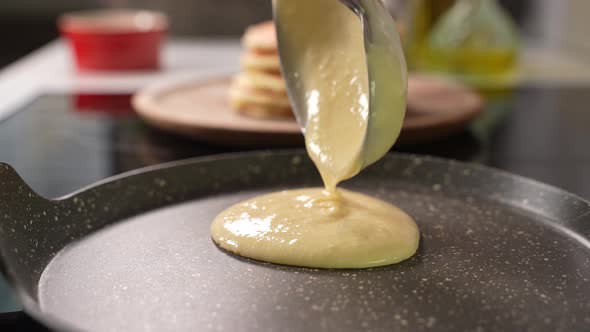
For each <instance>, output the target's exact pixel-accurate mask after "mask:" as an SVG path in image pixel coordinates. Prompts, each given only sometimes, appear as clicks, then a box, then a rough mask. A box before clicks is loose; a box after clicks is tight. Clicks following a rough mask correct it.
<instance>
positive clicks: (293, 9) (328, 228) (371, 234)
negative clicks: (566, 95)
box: [211, 0, 419, 268]
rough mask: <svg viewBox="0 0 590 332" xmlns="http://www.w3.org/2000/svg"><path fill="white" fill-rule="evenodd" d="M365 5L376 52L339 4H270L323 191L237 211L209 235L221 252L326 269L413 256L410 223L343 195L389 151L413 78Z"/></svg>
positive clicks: (370, 4) (257, 202)
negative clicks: (344, 184) (343, 184)
mask: <svg viewBox="0 0 590 332" xmlns="http://www.w3.org/2000/svg"><path fill="white" fill-rule="evenodd" d="M361 2H362V3H363V5H364V9H365V12H366V14H367V17H369V22H366V24H368V25H369V27H370V28H371V40H370V42H368V41H365V39H364V34H363V27H362V24H361V21H360V20H359V18H358V17H357V16H356V15H355V14H354V13H353V12H352V11H351V10H349V9H348V8H347V7H345V6H344V5H342V4H341V3H340V2H339V1H338V0H298V1H292V0H275V1H274V2H273V5H274V10H275V17H276V18H278V25H277V29H278V36H279V44H280V51H281V54H280V56H281V63H282V68H283V74H284V76H285V77H286V78H287V83H288V84H287V85H288V90H289V95H290V98H291V100H292V103H293V107H294V108H295V109H297V110H300V111H301V112H297V113H298V115H299V118H298V121H299V122H300V124H301V125H302V127H303V128H304V133H305V143H306V147H307V151H308V154H309V155H310V157H311V158H312V160H313V161H314V163H315V164H316V166H317V168H318V170H319V172H320V174H321V176H322V178H323V180H324V185H325V189H320V188H314V189H300V190H289V191H284V192H279V193H273V194H269V195H264V196H260V197H256V198H253V199H251V200H248V201H246V202H242V203H239V204H237V205H234V206H232V207H230V208H229V209H227V210H226V211H224V212H222V213H221V214H220V215H219V216H217V218H216V219H215V220H214V222H213V225H212V226H211V235H212V238H213V240H214V241H215V242H216V243H217V244H218V245H219V246H220V247H222V248H225V249H227V250H230V251H232V252H234V253H237V254H239V255H242V256H245V257H250V258H254V259H259V260H264V261H268V262H273V263H280V264H288V265H299V266H309V267H324V268H363V267H372V266H380V265H387V264H392V263H397V262H399V261H402V260H404V259H407V258H409V257H411V256H412V255H413V254H414V253H415V252H416V250H417V248H418V242H419V232H418V228H417V226H416V224H415V223H414V221H413V220H412V219H411V218H410V217H409V216H408V215H407V214H405V213H404V212H403V211H401V210H400V209H398V208H396V207H394V206H392V205H390V204H389V203H386V202H383V201H380V200H377V199H374V198H371V197H369V196H366V195H363V194H358V193H353V192H350V191H346V190H337V189H336V186H337V184H338V183H339V182H340V181H343V180H346V179H348V178H350V177H352V176H354V175H356V174H357V173H358V172H360V170H361V169H362V168H364V167H365V166H367V165H369V164H371V163H373V162H375V161H377V160H378V159H380V158H381V157H382V156H383V155H384V154H385V153H386V152H387V151H388V150H389V149H390V148H391V146H392V145H393V143H394V142H395V140H396V139H397V136H398V135H399V131H400V129H401V125H402V122H403V117H404V113H405V94H406V86H407V80H406V70H405V63H404V60H403V55H402V51H401V49H399V47H397V45H399V40H397V38H398V37H397V35H395V36H394V35H393V34H396V33H397V32H396V29H395V25H394V23H393V20H392V19H391V18H390V17H389V16H385V18H386V19H385V20H383V15H377V14H378V11H380V10H381V11H382V10H385V9H383V8H382V7H381V5H380V4H379V3H378V1H377V0H362V1H361ZM392 38H396V39H395V40H394V39H392ZM299 113H300V114H299ZM302 117H303V118H302Z"/></svg>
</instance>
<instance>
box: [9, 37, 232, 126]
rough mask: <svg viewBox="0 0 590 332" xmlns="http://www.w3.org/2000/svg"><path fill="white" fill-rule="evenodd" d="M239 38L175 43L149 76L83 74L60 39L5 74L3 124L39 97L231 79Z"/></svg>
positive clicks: (23, 60)
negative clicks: (200, 80) (16, 111)
mask: <svg viewBox="0 0 590 332" xmlns="http://www.w3.org/2000/svg"><path fill="white" fill-rule="evenodd" d="M239 53H240V45H239V41H238V40H237V39H226V40H219V39H216V40H205V39H194V40H187V39H173V40H170V41H168V43H167V44H166V47H165V49H164V52H163V67H162V69H160V70H158V71H146V72H111V73H109V72H78V71H77V70H76V69H75V67H74V64H73V61H72V58H71V54H70V52H69V49H68V48H67V47H66V45H65V43H64V42H63V41H61V40H57V41H54V42H51V43H50V44H48V45H46V46H44V47H42V48H40V49H39V50H37V51H35V52H33V53H32V54H30V55H28V56H26V57H24V58H23V59H21V60H19V61H17V62H15V63H14V64H12V65H10V66H8V67H6V68H5V69H4V70H3V71H0V119H2V118H4V117H5V116H8V115H9V114H10V113H11V112H13V111H15V110H16V109H18V108H19V107H20V106H22V105H23V104H24V103H27V102H28V101H30V100H31V99H32V98H34V97H35V96H36V95H38V94H40V93H60V92H62V93H70V92H80V93H84V92H91V93H133V92H135V91H137V90H138V89H140V88H142V87H144V86H146V85H150V84H153V83H156V82H162V81H170V80H183V79H189V78H193V79H200V78H203V79H204V78H208V77H214V76H221V75H228V74H231V73H233V72H236V71H237V70H238V66H239V61H238V57H239Z"/></svg>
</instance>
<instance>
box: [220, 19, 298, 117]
mask: <svg viewBox="0 0 590 332" xmlns="http://www.w3.org/2000/svg"><path fill="white" fill-rule="evenodd" d="M242 45H243V47H244V53H243V54H242V57H241V67H242V72H240V73H239V74H237V75H236V76H235V77H234V78H233V80H232V83H231V86H230V91H229V99H230V103H231V105H232V107H233V108H234V109H235V110H236V111H238V112H240V113H243V114H246V115H249V116H254V117H259V118H274V117H292V116H293V115H292V113H291V106H290V104H289V98H288V97H287V88H286V86H285V81H284V80H283V78H282V76H281V68H280V62H279V52H278V48H277V40H276V34H275V26H274V23H273V22H272V21H268V22H263V23H260V24H257V25H253V26H251V27H249V28H248V29H247V30H246V33H245V34H244V37H243V38H242Z"/></svg>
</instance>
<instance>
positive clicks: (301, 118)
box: [273, 0, 407, 166]
mask: <svg viewBox="0 0 590 332" xmlns="http://www.w3.org/2000/svg"><path fill="white" fill-rule="evenodd" d="M334 1H336V0H334ZM337 1H339V2H341V3H342V4H343V5H344V6H346V7H348V8H349V9H350V10H352V11H353V12H354V13H355V14H356V15H357V16H358V17H359V19H360V20H361V25H362V27H363V35H364V45H365V54H366V56H367V68H368V74H369V87H370V89H369V90H370V91H369V119H368V124H367V130H366V133H365V141H364V147H365V148H364V150H365V151H364V156H365V158H364V163H363V166H368V165H370V164H372V163H373V162H375V161H376V160H378V159H380V158H381V156H383V155H384V154H385V153H386V152H387V151H388V150H389V149H390V147H391V145H390V144H389V145H388V144H384V143H383V141H384V140H382V139H380V138H381V137H383V134H385V135H391V133H392V132H393V133H394V135H395V137H396V138H397V135H399V132H400V131H401V121H400V124H399V128H391V127H388V126H384V125H383V123H384V121H380V117H383V116H385V114H375V112H373V110H374V108H373V105H377V104H379V103H383V98H381V99H380V96H383V95H386V94H388V93H399V98H400V99H402V101H403V103H402V104H403V105H402V106H403V107H402V110H401V111H400V112H402V113H401V114H399V115H400V116H401V117H402V119H403V116H404V114H403V113H405V97H406V92H407V83H406V84H405V85H404V86H403V88H402V90H403V91H391V86H387V85H386V84H380V82H383V80H380V79H379V77H380V76H381V77H383V75H387V73H383V68H382V66H381V64H380V63H379V62H378V61H371V59H374V58H375V57H373V56H372V54H373V53H374V52H381V54H383V52H386V54H387V55H388V56H391V57H392V58H393V59H398V60H399V61H398V62H397V63H395V66H397V68H396V69H395V70H396V72H397V75H399V76H400V80H401V81H402V82H404V83H405V82H407V69H406V62H405V58H404V55H403V50H402V47H401V41H400V37H399V34H398V32H397V28H396V25H395V22H394V20H393V18H392V17H391V15H390V13H389V12H388V11H387V9H386V8H385V7H384V5H383V4H382V3H381V1H380V0H337ZM273 8H274V19H275V23H276V25H277V39H278V49H279V55H280V59H281V69H282V72H283V77H284V79H285V81H286V85H287V91H288V94H289V98H290V100H291V105H292V109H293V113H294V115H295V118H296V119H297V122H298V123H299V125H300V127H301V129H302V131H303V133H304V134H305V128H306V125H307V120H308V114H307V111H306V107H305V93H306V90H305V88H304V87H303V82H302V78H301V75H299V73H298V72H297V69H298V68H296V66H295V64H294V63H293V61H292V57H290V56H288V51H287V50H288V47H287V46H286V45H285V42H284V40H285V38H283V37H284V34H285V30H283V29H282V26H281V17H280V15H279V13H278V11H277V10H276V8H277V1H276V0H275V1H273ZM302 23H303V24H304V22H302ZM381 113H384V112H381ZM381 120H383V118H381Z"/></svg>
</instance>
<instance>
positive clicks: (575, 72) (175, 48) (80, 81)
mask: <svg viewBox="0 0 590 332" xmlns="http://www.w3.org/2000/svg"><path fill="white" fill-rule="evenodd" d="M239 53H240V45H239V41H238V40H237V39H225V40H223V39H210V40H207V39H172V40H170V41H168V42H167V44H166V46H165V49H164V52H163V68H162V69H161V70H159V71H151V72H111V73H109V72H94V73H91V72H78V71H76V69H75V68H74V65H73V62H72V59H71V55H70V52H69V49H68V48H67V47H66V45H65V43H64V42H63V41H60V40H57V41H54V42H51V43H50V44H48V45H47V46H45V47H42V48H41V49H39V50H37V51H35V52H33V53H32V54H30V55H29V56H27V57H24V58H23V59H21V60H19V61H17V62H16V63H14V64H12V65H10V66H8V67H7V68H5V69H4V70H2V71H0V119H2V118H4V117H6V116H8V115H9V114H11V113H12V112H14V111H15V110H17V109H18V108H19V107H20V106H22V105H23V104H25V103H27V102H28V101H30V100H31V99H32V98H34V97H35V96H36V95H38V94H40V93H60V92H61V93H71V92H80V93H84V92H89V93H133V92H135V91H137V90H138V89H140V88H142V87H144V86H146V85H150V84H156V83H161V82H169V81H171V80H186V79H195V80H197V79H205V78H209V77H215V76H222V75H228V74H231V73H233V72H236V71H237V70H238V69H239V61H238V58H239ZM521 64H522V65H521V67H522V68H521V72H522V73H523V77H522V80H523V81H524V82H525V83H531V82H532V83H535V84H551V85H553V84H584V85H590V62H588V63H585V62H581V61H579V59H575V58H574V57H571V56H567V55H564V54H560V53H555V52H549V51H547V50H540V49H536V48H530V47H529V48H527V49H525V51H524V52H523V54H522V57H521Z"/></svg>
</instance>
